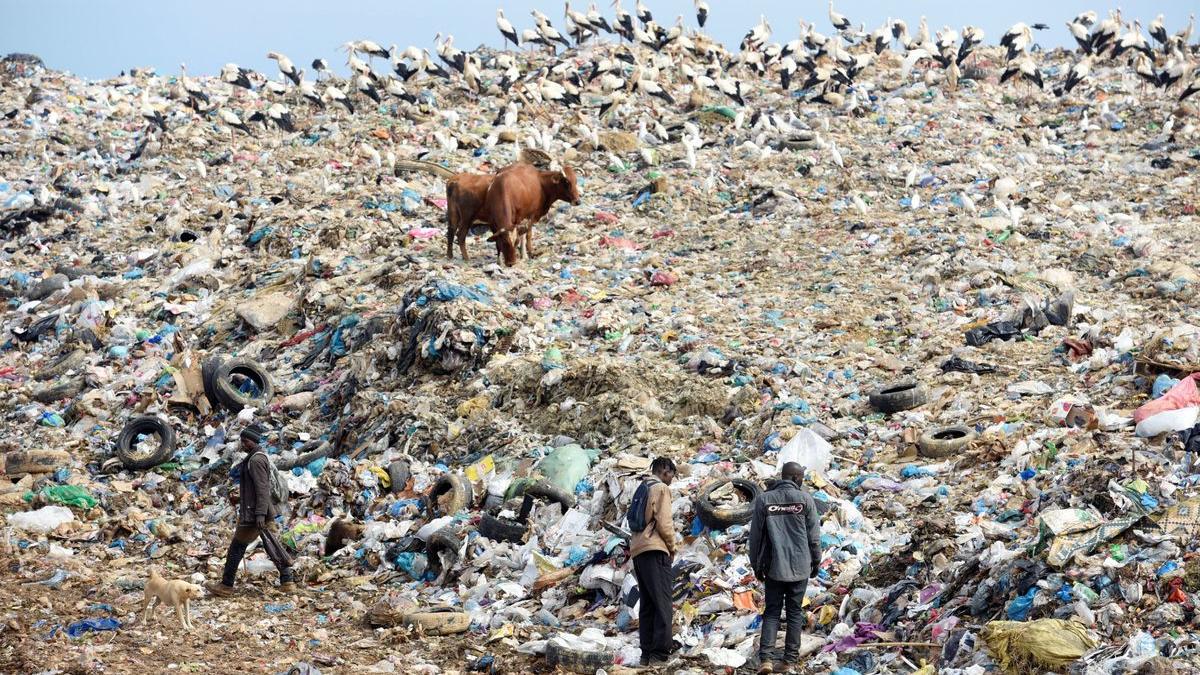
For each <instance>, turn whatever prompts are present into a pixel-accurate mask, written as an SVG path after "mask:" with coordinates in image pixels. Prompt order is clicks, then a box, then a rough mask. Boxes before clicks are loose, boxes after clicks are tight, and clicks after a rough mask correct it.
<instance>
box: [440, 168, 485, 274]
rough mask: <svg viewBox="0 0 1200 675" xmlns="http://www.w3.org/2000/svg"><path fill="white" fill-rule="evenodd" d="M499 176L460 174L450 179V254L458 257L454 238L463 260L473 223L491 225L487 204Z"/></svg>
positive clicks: (447, 237)
mask: <svg viewBox="0 0 1200 675" xmlns="http://www.w3.org/2000/svg"><path fill="white" fill-rule="evenodd" d="M494 178H495V175H492V174H475V173H460V174H457V175H455V176H454V177H452V178H450V179H449V180H447V181H446V257H448V258H454V240H455V239H456V238H457V239H458V250H459V251H461V252H462V257H463V260H469V259H470V258H468V257H467V233H469V232H470V231H471V226H472V225H474V224H476V223H480V224H483V225H489V226H490V223H488V222H487V221H486V219H484V217H483V205H484V201H485V200H486V199H487V193H488V188H489V187H491V185H492V180H493V179H494Z"/></svg>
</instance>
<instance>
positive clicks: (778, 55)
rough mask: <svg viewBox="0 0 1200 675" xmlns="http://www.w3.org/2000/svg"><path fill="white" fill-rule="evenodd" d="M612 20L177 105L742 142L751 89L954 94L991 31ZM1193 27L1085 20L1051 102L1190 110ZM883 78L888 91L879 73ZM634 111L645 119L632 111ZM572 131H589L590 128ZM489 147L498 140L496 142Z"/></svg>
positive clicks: (393, 58)
mask: <svg viewBox="0 0 1200 675" xmlns="http://www.w3.org/2000/svg"><path fill="white" fill-rule="evenodd" d="M614 6H615V16H614V17H613V19H612V20H611V21H610V20H608V19H606V18H605V17H604V16H602V15H601V14H600V12H599V11H598V10H597V8H596V5H595V4H592V5H591V6H590V8H589V9H588V11H586V12H581V11H576V10H574V9H572V8H571V5H570V3H569V2H567V3H566V11H565V20H566V22H565V28H564V30H563V31H560V30H559V29H557V28H556V27H555V26H554V25H553V24H552V22H551V20H550V18H549V17H548V16H546V15H545V14H543V13H542V12H540V11H537V10H534V11H533V12H532V15H533V20H534V25H533V27H531V28H526V29H523V30H520V31H518V29H517V28H516V27H515V26H514V25H513V24H512V22H511V21H509V19H508V18H506V17H505V15H504V11H503V10H497V13H496V14H497V15H496V26H497V28H498V29H499V31H500V34H501V36H502V39H503V41H504V44H505V45H506V46H507V45H508V44H511V45H512V46H513V47H514V48H517V49H516V50H511V51H509V50H501V51H494V50H485V49H480V50H477V51H475V52H468V51H463V50H460V49H458V48H456V47H455V46H454V38H453V36H446V37H445V38H443V37H442V36H441V34H438V36H437V37H436V38H435V51H436V54H437V60H435V59H434V57H433V56H432V55H431V54H430V52H429V50H428V49H425V48H419V47H415V46H410V47H408V48H406V49H403V50H401V49H399V48H398V47H396V46H395V45H392V46H391V47H390V48H388V49H385V48H383V47H382V46H381V45H379V44H377V43H375V42H372V41H370V40H359V41H353V42H349V43H346V44H345V45H344V46H343V48H344V49H345V51H346V63H347V65H348V67H349V72H350V75H349V77H348V78H346V79H342V78H338V77H336V76H335V75H334V73H333V72H332V71H331V70H330V67H329V64H328V62H327V61H326V60H324V59H320V58H318V59H315V60H313V61H312V69H313V71H315V73H314V76H313V78H312V79H309V78H308V77H307V73H306V72H305V71H304V70H303V69H301V68H298V67H297V66H296V64H295V63H294V62H293V61H292V60H291V59H289V58H288V57H287V56H285V55H284V54H281V53H279V52H274V51H273V52H270V53H268V54H267V56H268V57H269V58H270V59H273V60H274V61H275V62H276V63H277V64H278V68H279V76H278V78H277V79H271V78H269V77H266V76H264V75H263V74H261V73H257V72H254V71H251V70H248V69H245V68H241V67H239V66H237V65H236V64H232V63H231V64H227V65H226V66H225V67H224V68H223V69H222V70H221V73H220V80H221V81H223V82H224V83H227V84H228V85H231V86H232V89H231V91H232V93H230V94H227V95H221V94H219V93H217V92H216V91H213V90H212V89H209V88H207V87H206V86H205V84H204V83H202V82H201V81H200V80H198V79H196V78H193V77H189V76H188V74H187V70H186V67H183V69H182V73H181V75H180V76H179V77H178V78H176V79H175V81H174V85H173V87H172V89H171V91H170V97H171V98H174V99H176V100H178V101H182V102H185V103H186V104H187V105H189V106H190V107H191V108H192V109H193V110H194V111H195V112H196V113H197V114H201V115H215V116H216V117H217V118H219V121H220V122H221V123H223V124H224V125H226V126H227V127H229V130H230V131H229V133H230V134H231V140H232V134H233V130H234V129H236V130H239V131H241V132H243V133H245V134H251V133H252V131H251V126H250V125H251V124H253V123H256V122H257V123H261V124H262V125H263V126H264V127H269V125H272V124H273V125H275V126H276V127H278V128H279V129H281V130H283V131H286V132H292V131H295V130H296V123H295V120H294V118H293V115H292V113H291V110H290V109H289V108H288V106H287V104H286V102H287V101H288V100H289V99H290V100H291V101H292V102H293V103H294V104H295V103H296V102H299V101H307V104H308V105H310V106H312V107H315V108H325V107H326V106H341V107H344V109H345V111H346V112H347V113H350V114H354V113H355V111H356V106H359V105H363V104H364V102H367V101H369V102H372V103H374V104H376V105H377V106H378V105H380V104H383V103H385V101H387V100H388V99H394V100H395V101H397V102H405V103H408V104H416V103H417V102H418V94H419V92H420V91H421V89H423V88H429V87H430V86H431V82H430V80H433V81H437V80H442V81H444V83H443V86H449V87H461V88H462V89H464V90H465V91H466V92H467V95H470V96H493V97H499V98H500V99H501V100H503V103H502V104H501V105H500V106H499V107H500V113H499V115H498V116H497V118H496V123H495V124H496V125H500V124H501V123H503V124H504V125H505V126H507V127H511V126H512V124H514V123H515V122H516V121H517V118H518V115H519V114H520V111H521V109H522V107H523V105H522V104H524V106H529V105H531V104H532V103H537V104H541V105H545V104H550V103H553V104H561V105H562V106H566V107H568V108H571V109H574V110H576V111H578V112H583V111H589V110H590V111H592V112H593V113H594V114H595V119H596V121H597V123H598V124H599V125H602V126H603V125H612V126H617V125H618V124H619V122H616V121H614V119H620V118H621V117H623V115H624V114H627V113H630V112H634V111H636V110H641V111H643V113H644V111H645V110H647V109H649V110H650V111H651V112H653V110H654V108H653V106H655V105H659V104H665V105H668V106H674V105H683V104H684V101H683V100H681V99H685V100H686V101H687V102H688V103H694V102H695V101H696V100H697V97H701V99H702V98H703V97H705V96H709V95H711V96H716V97H720V98H726V99H728V100H729V101H730V102H732V103H733V104H736V105H737V106H738V107H739V108H740V110H739V112H738V120H737V122H738V128H741V125H742V123H743V122H744V121H745V117H744V114H745V113H744V110H745V108H746V107H751V108H752V110H751V113H752V114H753V116H754V117H753V121H757V120H758V119H759V117H760V116H762V113H763V111H761V110H757V109H754V107H753V106H747V98H748V97H750V96H751V91H752V90H753V87H750V86H747V83H748V82H749V83H752V84H753V83H755V81H754V79H753V78H760V79H761V78H771V79H772V80H774V79H775V78H777V79H778V83H779V86H780V87H781V88H782V90H784V91H788V90H792V89H793V87H797V86H798V88H799V91H798V92H793V96H796V97H797V98H799V99H801V100H804V101H808V102H811V103H820V104H826V105H829V106H833V107H835V108H837V109H840V110H844V111H849V112H853V111H856V110H859V109H860V107H861V106H862V105H863V104H864V103H865V100H866V98H867V97H868V96H869V95H870V93H871V92H872V91H873V90H876V89H880V88H882V85H881V84H877V83H876V82H873V81H871V80H868V79H866V74H867V73H868V71H869V69H871V66H872V64H873V63H875V62H876V60H877V59H881V58H884V55H885V54H886V55H888V56H887V58H889V59H891V62H892V63H898V65H899V76H900V82H899V84H898V85H897V86H902V85H904V84H907V83H909V82H910V81H911V80H912V78H913V73H914V69H918V68H920V69H921V70H922V71H923V72H924V76H923V77H924V80H925V82H926V83H928V84H933V83H934V82H941V83H943V84H945V85H946V87H945V88H946V89H947V90H954V89H956V88H957V86H958V80H959V77H960V75H961V74H962V72H963V70H964V69H966V68H969V67H970V66H971V65H972V64H971V63H968V62H969V60H970V59H972V57H973V55H974V56H975V58H978V56H977V47H979V46H980V45H981V44H982V43H983V41H984V32H983V30H981V29H980V28H977V27H975V26H965V27H963V29H962V30H961V31H956V30H953V29H951V28H949V27H946V28H944V29H942V30H940V31H937V32H936V33H934V34H933V35H932V36H931V35H930V30H929V26H928V24H927V22H926V20H925V18H924V17H922V18H921V20H920V24H919V25H918V27H917V29H916V31H915V32H910V31H909V28H908V26H907V24H906V23H905V22H904V21H902V20H899V19H895V20H893V19H889V20H888V21H887V22H886V23H885V24H884V25H882V26H880V27H879V28H877V29H875V30H874V31H871V32H868V31H867V30H866V29H865V27H864V26H859V27H855V26H854V25H853V23H852V22H851V21H850V19H849V18H847V17H846V16H844V15H842V14H840V13H838V12H837V11H836V10H835V8H834V6H833V2H832V0H830V3H829V22H830V24H831V25H832V27H833V29H834V31H833V32H832V34H830V35H826V34H824V33H821V32H819V31H818V30H817V28H816V26H815V25H813V24H812V23H808V22H806V21H804V20H801V21H800V33H799V35H798V37H796V38H795V39H793V40H791V41H789V42H786V43H780V42H771V41H770V38H771V36H772V34H773V31H772V28H771V25H770V23H769V22H768V21H767V20H766V19H765V18H760V21H759V22H758V24H756V25H755V26H753V27H752V28H751V29H750V30H749V31H748V32H747V33H746V34H745V37H744V38H743V39H742V42H741V45H740V49H739V50H738V51H737V52H736V53H732V52H730V51H729V50H727V49H726V48H725V47H724V46H722V45H721V44H719V43H718V42H716V41H714V40H713V39H712V38H711V37H709V36H708V35H707V34H706V33H704V32H703V27H704V25H705V23H706V22H707V20H708V17H709V7H708V5H707V3H706V2H704V0H695V6H696V21H697V23H698V25H699V29H696V30H688V29H686V28H685V27H684V19H683V17H682V16H679V17H677V18H676V21H675V23H674V25H673V26H671V27H669V28H664V27H663V26H662V25H660V24H659V23H658V22H657V21H656V20H655V18H654V15H653V14H652V13H651V11H650V9H649V8H647V7H646V6H645V5H644V4H643V3H642V2H641V0H637V4H636V7H635V11H634V13H633V14H630V13H629V12H628V11H626V10H625V9H624V8H623V7H622V6H621V3H620V0H616V2H615V3H614ZM1193 25H1194V16H1193V17H1192V19H1191V20H1190V21H1189V22H1188V24H1187V26H1186V27H1185V28H1184V29H1182V30H1180V31H1179V32H1177V33H1174V34H1172V33H1170V32H1168V30H1167V29H1166V27H1165V26H1164V25H1163V20H1162V15H1159V17H1158V18H1157V19H1155V20H1154V21H1153V22H1152V23H1151V24H1150V28H1149V38H1150V39H1149V40H1148V39H1147V38H1146V37H1145V36H1144V35H1143V32H1142V25H1141V22H1140V21H1139V20H1127V19H1125V18H1124V17H1123V16H1122V15H1121V12H1120V11H1119V10H1117V11H1114V12H1112V13H1110V14H1109V15H1108V17H1107V18H1106V19H1104V20H1099V19H1098V16H1097V14H1096V13H1095V12H1085V13H1083V14H1080V15H1079V16H1077V17H1075V18H1074V19H1072V20H1071V21H1069V22H1068V23H1067V26H1068V28H1069V30H1070V32H1071V34H1072V35H1073V36H1074V38H1075V40H1076V41H1077V43H1078V56H1077V60H1075V62H1074V64H1073V66H1072V67H1070V69H1069V70H1068V72H1067V73H1066V76H1065V77H1064V78H1063V79H1062V81H1061V83H1060V84H1058V85H1057V86H1053V87H1052V91H1053V92H1054V93H1055V94H1057V95H1059V96H1063V95H1066V94H1069V93H1070V92H1071V91H1072V90H1073V89H1075V88H1076V87H1078V86H1079V85H1080V84H1081V83H1082V82H1084V81H1085V80H1087V79H1088V77H1089V74H1090V73H1091V71H1092V68H1093V66H1094V65H1096V64H1097V63H1099V62H1103V63H1104V64H1105V65H1107V66H1110V67H1113V68H1118V69H1124V70H1123V71H1122V72H1123V73H1129V74H1130V77H1133V76H1136V78H1138V79H1139V80H1140V81H1141V82H1142V83H1144V84H1145V85H1148V86H1153V87H1154V88H1157V89H1159V90H1163V91H1168V90H1170V91H1172V92H1177V93H1173V95H1174V96H1177V97H1178V99H1179V100H1183V99H1186V98H1188V97H1189V96H1191V95H1193V94H1195V93H1196V92H1197V91H1200V68H1197V51H1198V49H1197V45H1195V44H1192V43H1191V39H1192V31H1193ZM1047 28H1048V26H1047V25H1045V24H1041V23H1034V24H1032V25H1027V24H1025V23H1018V24H1017V25H1015V26H1013V27H1012V28H1010V29H1009V30H1008V31H1007V32H1005V33H1004V35H1003V36H1001V38H1000V41H999V44H1000V46H1001V47H1002V51H1003V58H1004V60H1005V65H1004V69H1003V71H1002V74H1001V76H1000V82H1001V83H1010V82H1011V83H1012V84H1017V83H1022V82H1023V83H1026V84H1027V85H1028V86H1030V87H1035V88H1036V90H1037V91H1043V90H1045V89H1046V84H1047V83H1046V82H1045V73H1043V71H1041V70H1039V68H1038V65H1037V61H1035V58H1034V56H1035V54H1036V53H1037V52H1038V51H1039V47H1038V46H1037V45H1036V43H1035V40H1034V31H1040V30H1045V29H1047ZM604 34H610V35H614V36H616V37H617V39H619V41H620V44H618V45H616V46H615V47H613V48H611V49H606V50H592V51H588V50H587V49H586V47H585V46H586V43H588V41H589V40H598V39H599V38H600V36H602V35H604ZM572 41H574V45H572ZM522 47H525V48H530V49H536V50H542V51H545V52H546V57H545V58H541V59H533V58H521V53H520V51H518V50H519V49H520V48H522ZM560 48H561V50H562V51H560ZM592 55H594V56H592ZM376 59H381V60H386V61H387V63H388V66H389V67H388V68H387V70H385V71H384V72H382V73H381V72H378V71H377V70H376V66H375V60H376ZM535 64H542V65H535ZM878 70H879V72H878V75H879V76H880V77H882V76H883V72H882V69H878ZM225 90H226V91H230V88H228V87H226V88H225ZM240 90H246V91H256V90H257V91H258V92H259V93H260V95H262V96H263V97H264V98H262V99H261V100H258V101H256V103H257V105H255V106H252V107H253V108H254V109H255V110H254V112H253V113H252V114H249V115H245V113H243V114H239V113H238V112H236V111H235V110H234V109H233V108H231V106H232V105H236V104H237V103H238V102H239V101H240V100H241V97H242V96H246V95H247V94H244V93H239V91H240ZM640 97H648V98H640ZM651 99H653V100H651ZM635 104H638V105H639V106H640V107H638V108H635V107H634V105H635ZM169 105H170V103H169V102H168V101H167V100H165V99H162V98H157V99H154V98H151V97H150V96H149V94H147V93H144V94H143V99H142V115H143V116H144V117H145V118H146V119H147V120H149V121H150V122H151V124H152V126H157V127H158V128H159V129H161V130H162V131H166V120H165V118H164V117H163V115H162V112H163V111H164V110H165V109H167V107H168V106H169ZM368 105H369V104H368ZM646 106H650V107H649V108H647V107H646ZM768 112H769V114H772V115H773V112H771V111H768ZM442 114H449V115H453V114H454V113H453V111H443V113H442ZM244 115H245V117H244V118H243V116H244ZM577 119H580V120H582V119H583V117H582V115H581V116H580V117H578V118H577ZM643 119H644V118H643ZM651 119H654V116H653V115H652V116H651ZM776 119H778V118H776ZM768 121H769V120H768ZM588 129H589V130H590V127H588ZM438 141H439V143H441V144H442V145H443V147H444V149H452V148H453V146H454V145H455V141H454V139H453V138H448V137H446V136H444V135H443V136H439V137H438ZM495 141H496V134H495V133H493V135H492V136H491V137H489V139H488V142H489V143H490V144H494V143H495Z"/></svg>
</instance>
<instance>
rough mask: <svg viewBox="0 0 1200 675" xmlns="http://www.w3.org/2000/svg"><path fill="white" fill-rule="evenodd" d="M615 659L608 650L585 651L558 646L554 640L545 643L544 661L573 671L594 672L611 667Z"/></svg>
mask: <svg viewBox="0 0 1200 675" xmlns="http://www.w3.org/2000/svg"><path fill="white" fill-rule="evenodd" d="M614 659H615V656H614V654H613V653H612V652H611V651H608V650H600V651H587V650H583V649H572V648H570V647H560V646H559V645H558V643H556V642H548V643H546V663H547V664H548V665H550V666H555V667H558V668H562V669H563V670H568V671H570V672H573V673H594V672H596V671H597V670H601V669H605V670H607V669H608V668H611V667H612V665H613V661H614Z"/></svg>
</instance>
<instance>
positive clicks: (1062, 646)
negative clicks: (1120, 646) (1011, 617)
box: [980, 619, 1096, 675]
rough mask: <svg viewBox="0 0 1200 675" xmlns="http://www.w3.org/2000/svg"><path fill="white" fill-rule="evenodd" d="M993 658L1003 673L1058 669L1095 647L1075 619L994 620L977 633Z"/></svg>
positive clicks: (1093, 639) (1093, 641) (1013, 673)
mask: <svg viewBox="0 0 1200 675" xmlns="http://www.w3.org/2000/svg"><path fill="white" fill-rule="evenodd" d="M980 635H981V637H982V638H983V641H984V642H985V643H987V646H988V651H990V652H991V653H992V658H994V659H995V660H996V663H997V664H999V665H1000V668H1001V669H1003V670H1004V672H1006V673H1011V674H1012V675H1021V674H1023V673H1036V672H1043V671H1046V670H1053V671H1061V670H1062V669H1063V668H1064V667H1065V666H1067V665H1069V664H1071V663H1073V662H1075V661H1076V660H1078V659H1079V658H1080V657H1081V656H1083V655H1084V654H1085V653H1087V652H1088V650H1090V649H1092V648H1093V647H1095V646H1096V640H1095V638H1093V637H1092V635H1091V634H1090V633H1089V631H1088V629H1087V628H1086V627H1085V626H1084V625H1083V624H1081V623H1079V622H1078V621H1063V620H1062V619H1038V620H1037V621H993V622H991V623H989V624H988V625H986V626H984V628H983V632H982V633H981V634H980Z"/></svg>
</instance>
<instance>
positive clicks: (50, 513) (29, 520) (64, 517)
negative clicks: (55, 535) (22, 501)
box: [8, 505, 75, 534]
mask: <svg viewBox="0 0 1200 675" xmlns="http://www.w3.org/2000/svg"><path fill="white" fill-rule="evenodd" d="M72 520H75V514H73V513H71V509H68V508H67V507H65V506H55V505H50V506H43V507H42V508H40V509H38V510H37V511H22V512H21V513H10V514H9V515H8V524H9V525H12V526H13V527H15V528H17V529H18V530H26V531H28V532H40V533H42V534H45V533H47V532H53V531H54V530H57V529H58V526H59V525H62V524H63V523H69V522H71V521H72Z"/></svg>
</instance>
